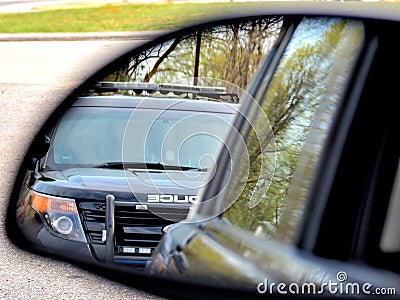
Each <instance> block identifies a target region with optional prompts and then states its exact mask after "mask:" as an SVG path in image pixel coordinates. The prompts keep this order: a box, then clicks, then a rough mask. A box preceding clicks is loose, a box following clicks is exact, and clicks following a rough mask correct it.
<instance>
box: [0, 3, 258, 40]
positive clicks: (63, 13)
mask: <svg viewBox="0 0 400 300" xmlns="http://www.w3.org/2000/svg"><path fill="white" fill-rule="evenodd" d="M243 5H246V7H249V6H251V5H257V3H235V2H233V3H229V2H228V3H207V4H204V3H203V4H201V3H184V4H118V5H111V4H109V5H104V6H100V7H91V8H73V9H55V10H54V9H53V10H47V11H41V12H32V13H16V14H2V15H0V32H2V33H28V32H102V31H103V32H104V31H143V30H162V29H175V28H178V27H180V26H184V25H187V24H190V23H192V22H195V21H201V20H202V19H205V18H209V17H218V16H220V15H223V14H225V13H230V12H234V11H235V10H240V9H241V8H243Z"/></svg>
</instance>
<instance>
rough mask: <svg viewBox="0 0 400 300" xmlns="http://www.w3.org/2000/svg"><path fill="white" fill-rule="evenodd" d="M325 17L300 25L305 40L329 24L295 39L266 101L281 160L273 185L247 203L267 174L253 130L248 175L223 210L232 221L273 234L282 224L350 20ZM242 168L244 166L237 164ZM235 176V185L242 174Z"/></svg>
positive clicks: (264, 105) (299, 35) (278, 163)
mask: <svg viewBox="0 0 400 300" xmlns="http://www.w3.org/2000/svg"><path fill="white" fill-rule="evenodd" d="M322 21H323V22H322V23H321V20H319V19H316V20H313V21H311V22H308V24H307V25H303V26H302V25H300V27H299V28H298V29H297V32H296V34H297V38H298V39H299V40H300V41H301V39H304V35H305V33H307V32H309V31H311V32H312V30H310V29H311V28H314V30H315V28H321V25H322V26H324V27H325V28H327V29H326V30H325V31H324V33H323V34H321V31H315V35H316V37H313V38H311V37H310V35H308V40H309V42H308V43H305V42H304V41H303V42H299V40H296V39H294V40H293V41H292V44H291V45H289V49H288V50H287V51H286V54H285V56H284V58H283V60H282V63H281V65H280V66H279V68H278V70H277V72H276V74H275V76H274V79H273V81H272V82H271V85H270V87H269V89H268V92H267V95H266V97H265V100H264V102H263V106H262V109H263V110H264V112H265V113H266V115H267V116H268V119H269V122H270V125H271V127H272V131H273V134H274V135H275V144H276V159H277V161H276V169H275V174H274V176H273V178H272V182H271V185H270V187H269V189H268V191H267V193H266V194H265V195H259V196H260V197H262V199H261V198H260V199H259V200H260V201H261V200H262V201H261V202H260V203H259V204H258V205H257V206H256V207H255V208H254V209H249V199H250V198H251V195H252V194H254V190H256V189H257V182H259V180H260V178H262V177H263V176H265V174H260V166H261V160H262V159H265V158H266V155H265V154H264V155H263V154H262V149H261V148H260V145H259V141H258V140H257V137H256V135H255V134H254V130H253V132H251V133H250V136H249V138H248V140H247V150H248V155H249V157H250V158H249V161H250V171H249V177H248V178H247V183H246V186H245V188H244V190H243V193H242V194H241V195H240V197H239V199H238V201H236V203H234V205H233V206H232V207H231V208H230V209H229V210H228V211H227V212H226V213H225V214H224V216H225V217H227V218H228V219H229V220H230V221H231V222H232V223H234V224H236V225H239V226H241V227H243V228H246V229H250V230H253V231H263V232H265V233H267V234H273V232H274V231H275V227H276V226H277V225H278V224H279V220H280V216H281V212H282V208H283V207H284V205H285V203H286V199H287V195H288V191H289V188H290V186H291V182H292V178H293V174H294V171H295V169H296V166H297V163H298V160H299V156H300V153H301V151H302V148H303V144H304V141H305V139H306V135H307V132H308V130H309V128H310V126H311V122H312V119H313V117H314V115H315V112H316V110H317V108H318V106H319V104H320V102H321V100H322V99H323V97H324V95H326V92H327V89H328V88H330V86H329V85H330V84H331V81H330V80H329V74H330V72H331V71H332V68H333V66H334V64H335V62H336V60H337V58H338V56H339V55H340V53H338V51H337V50H338V49H337V48H338V47H339V45H340V43H343V35H344V34H345V33H346V30H347V27H348V25H349V24H347V22H346V21H340V22H336V23H331V24H326V20H325V21H324V20H322ZM301 26H302V27H301ZM257 126H262V125H261V124H260V125H258V124H257V123H256V128H255V130H256V131H257ZM264 126H267V124H265V125H264ZM325 129H326V128H325ZM240 168H243V166H240V165H239V169H240ZM234 173H235V171H234ZM236 173H239V172H236ZM267 175H268V176H270V175H271V174H267ZM270 178H271V177H270ZM235 179H236V178H235ZM235 179H234V180H235ZM236 180H237V182H235V183H234V184H233V187H231V189H232V190H235V185H236V184H238V182H241V181H243V178H240V179H236ZM298 196H299V197H301V196H302V195H298ZM228 198H229V197H228Z"/></svg>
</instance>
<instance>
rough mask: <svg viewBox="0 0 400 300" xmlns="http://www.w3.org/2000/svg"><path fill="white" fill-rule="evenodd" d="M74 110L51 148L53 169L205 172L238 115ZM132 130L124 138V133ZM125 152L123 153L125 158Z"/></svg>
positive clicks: (60, 127) (63, 123) (64, 121)
mask: <svg viewBox="0 0 400 300" xmlns="http://www.w3.org/2000/svg"><path fill="white" fill-rule="evenodd" d="M132 112H133V109H117V108H113V109H110V108H71V109H70V110H69V111H68V112H67V113H66V114H65V115H64V116H63V118H62V119H61V121H60V123H59V125H58V128H57V130H56V133H55V135H54V138H53V142H52V146H51V148H50V152H49V156H50V157H51V159H50V160H49V161H48V167H49V168H50V169H56V170H59V169H64V168H68V167H72V166H75V167H79V166H92V165H97V164H104V163H107V162H122V161H124V162H135V163H142V162H146V163H162V164H164V165H172V166H184V167H193V168H201V169H207V168H210V167H211V164H213V162H214V157H215V155H216V153H217V151H218V150H219V147H220V146H221V144H222V140H223V139H224V138H225V135H226V132H227V129H228V128H229V126H230V124H231V121H232V118H233V116H234V114H227V113H218V112H213V113H205V112H195V111H193V112H190V111H175V110H165V111H159V110H153V109H139V110H136V111H135V112H134V120H131V122H130V123H129V126H128V121H130V119H131V115H132ZM126 128H128V129H130V130H129V131H128V135H125V132H126V131H125V129H126ZM123 151H125V153H124V155H123Z"/></svg>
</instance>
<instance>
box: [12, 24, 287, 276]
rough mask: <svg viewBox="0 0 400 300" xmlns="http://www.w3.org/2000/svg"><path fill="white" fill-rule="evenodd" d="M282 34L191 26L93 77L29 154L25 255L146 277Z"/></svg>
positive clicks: (22, 216)
mask: <svg viewBox="0 0 400 300" xmlns="http://www.w3.org/2000/svg"><path fill="white" fill-rule="evenodd" d="M282 30H283V19H282V17H268V18H259V17H252V18H248V19H238V20H235V19H232V20H229V21H219V22H214V23H209V24H204V25H199V26H194V27H192V28H187V29H184V30H181V31H177V32H175V33H172V34H169V35H167V36H166V37H162V38H159V39H158V40H156V41H154V42H151V43H149V44H148V45H145V46H142V47H140V48H139V49H137V50H134V51H132V52H131V53H128V54H126V55H124V56H122V57H121V58H119V59H118V60H117V61H115V62H114V63H112V64H110V65H109V66H107V67H106V68H105V69H103V70H101V71H100V72H99V73H98V74H96V75H94V76H93V77H92V78H91V79H90V80H89V81H88V83H86V84H85V86H84V88H80V89H78V92H76V93H75V94H74V95H72V96H70V97H69V98H68V99H67V101H68V103H65V105H64V107H63V108H62V109H61V110H60V111H58V112H57V113H56V114H55V115H53V116H52V118H50V119H49V121H48V122H47V123H46V125H45V126H44V128H43V129H42V132H48V134H46V135H42V134H39V135H38V136H37V137H36V139H35V140H34V141H33V143H32V147H31V149H30V152H29V153H28V154H27V156H28V157H27V160H28V161H29V160H31V161H33V162H34V166H35V167H34V168H32V167H26V166H23V167H22V169H21V173H23V174H24V176H21V178H22V177H23V178H24V180H23V182H17V184H16V189H19V191H18V193H16V194H18V199H13V201H14V202H13V203H11V205H10V206H11V207H12V209H14V212H12V214H13V215H14V216H15V225H14V226H15V228H14V229H15V231H14V232H15V234H16V235H18V236H19V237H18V240H19V241H20V244H21V245H22V247H25V248H26V249H29V250H35V251H38V252H39V253H42V254H45V255H51V256H54V257H58V258H62V259H68V260H70V261H72V262H76V263H83V264H88V265H93V266H100V267H107V266H108V267H110V268H114V269H115V268H117V269H118V268H121V270H122V269H123V270H126V269H128V270H132V271H133V272H135V271H137V270H140V269H143V268H144V267H145V265H146V264H147V263H148V261H149V259H150V258H151V256H152V253H153V252H154V249H155V248H156V247H157V245H158V243H159V241H160V239H161V238H162V236H163V234H164V233H165V232H166V231H167V230H168V228H169V227H170V225H172V224H175V223H176V222H179V221H182V220H184V219H185V218H186V217H187V214H188V212H189V211H190V210H191V209H192V207H193V206H194V205H195V204H196V203H197V202H198V201H199V192H200V191H201V190H202V189H203V188H204V187H205V186H207V182H208V181H209V178H212V176H213V174H212V172H213V170H214V169H215V166H216V165H217V163H218V162H217V161H216V157H217V154H218V153H219V151H220V149H221V148H223V147H224V140H225V139H226V138H227V135H228V132H229V130H230V129H231V128H232V124H233V122H234V120H235V116H236V114H237V112H238V111H239V109H240V105H241V103H240V99H241V97H242V96H243V94H247V92H245V89H246V88H247V87H248V86H249V84H250V83H251V80H252V78H253V76H254V75H255V74H256V72H257V71H258V68H259V66H260V65H261V63H262V62H263V61H264V60H265V58H266V57H267V56H268V54H269V52H270V51H271V49H273V47H274V45H275V43H276V41H277V40H278V38H279V36H280V34H281V32H282ZM11 238H12V237H11Z"/></svg>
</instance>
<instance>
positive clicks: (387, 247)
mask: <svg viewBox="0 0 400 300" xmlns="http://www.w3.org/2000/svg"><path fill="white" fill-rule="evenodd" d="M399 215H400V164H399V165H398V168H397V174H396V178H395V181H394V185H393V190H392V195H391V197H390V202H389V208H388V212H387V217H386V220H385V225H384V227H383V232H382V237H381V242H380V248H381V250H382V251H383V252H386V253H396V252H400V237H399V228H400V218H399Z"/></svg>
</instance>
